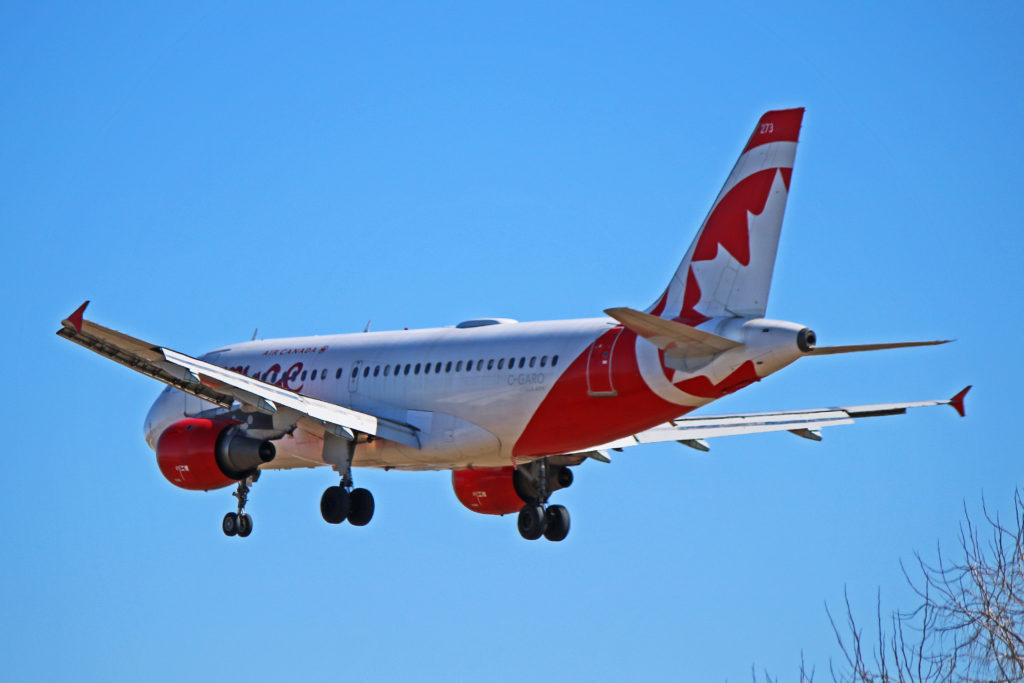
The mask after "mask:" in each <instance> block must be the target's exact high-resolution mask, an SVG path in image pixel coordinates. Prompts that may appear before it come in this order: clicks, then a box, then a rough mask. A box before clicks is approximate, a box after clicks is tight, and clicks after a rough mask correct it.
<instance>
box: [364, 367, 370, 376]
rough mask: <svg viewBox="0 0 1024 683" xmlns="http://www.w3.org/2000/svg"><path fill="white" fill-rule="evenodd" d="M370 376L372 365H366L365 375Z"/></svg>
mask: <svg viewBox="0 0 1024 683" xmlns="http://www.w3.org/2000/svg"><path fill="white" fill-rule="evenodd" d="M369 376H370V366H369V365H367V366H366V367H364V368H363V377H369Z"/></svg>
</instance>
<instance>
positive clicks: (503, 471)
mask: <svg viewBox="0 0 1024 683" xmlns="http://www.w3.org/2000/svg"><path fill="white" fill-rule="evenodd" d="M514 476H515V469H514V468H512V467H480V468H476V469H472V470H452V488H453V489H455V497H456V498H458V499H459V502H460V503H462V504H463V505H465V506H466V507H468V508H469V509H470V510H472V511H473V512H479V513H480V514H483V515H507V514H509V513H511V512H519V510H520V509H521V508H522V507H523V505H525V504H526V503H525V501H524V500H523V499H522V498H520V497H519V494H518V493H516V487H515V483H514Z"/></svg>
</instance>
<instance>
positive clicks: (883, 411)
mask: <svg viewBox="0 0 1024 683" xmlns="http://www.w3.org/2000/svg"><path fill="white" fill-rule="evenodd" d="M970 388H971V387H966V388H964V389H963V390H962V391H960V392H959V393H958V394H957V395H956V396H954V397H953V398H949V399H944V400H941V399H940V400H934V401H911V402H907V403H877V404H871V405H859V406H841V407H836V408H815V409H810V410H787V411H779V412H768V413H744V414H737V415H710V416H706V417H685V418H680V419H678V420H672V421H671V422H668V423H666V424H663V425H659V426H657V427H654V428H652V429H648V430H646V431H643V432H640V433H638V434H633V435H631V436H627V437H624V438H621V439H617V440H615V441H612V442H610V443H606V444H601V445H600V446H596V447H594V448H592V449H587V451H580V453H586V454H587V455H589V456H590V457H593V458H595V459H597V460H602V461H604V462H607V461H608V459H609V456H608V451H609V450H621V449H623V448H627V447H629V446H636V445H639V444H643V443H660V442H666V441H677V442H679V443H681V444H683V445H685V446H690V447H691V448H696V449H697V450H702V451H706V450H709V447H708V445H707V443H706V442H705V439H710V438H714V437H719V436H734V435H737V434H759V433H763V432H781V431H788V432H792V433H793V434H795V435H797V436H800V437H803V438H805V439H811V440H814V441H820V440H821V430H822V429H824V428H825V427H835V426H838V425H848V424H853V423H854V422H855V421H857V420H859V419H863V418H867V417H884V416H888V415H903V414H904V413H906V412H907V410H908V409H910V408H923V407H926V406H944V405H948V406H952V407H953V409H954V410H956V411H957V413H959V414H960V416H961V417H963V416H964V414H965V410H964V397H965V396H966V395H967V392H968V391H969V390H970Z"/></svg>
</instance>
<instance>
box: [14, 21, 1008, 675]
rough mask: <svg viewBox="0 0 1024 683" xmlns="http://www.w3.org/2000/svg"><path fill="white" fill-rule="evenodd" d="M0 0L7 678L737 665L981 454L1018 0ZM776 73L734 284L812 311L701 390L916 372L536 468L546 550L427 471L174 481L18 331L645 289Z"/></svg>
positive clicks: (145, 400) (822, 668) (871, 568)
mask: <svg viewBox="0 0 1024 683" xmlns="http://www.w3.org/2000/svg"><path fill="white" fill-rule="evenodd" d="M148 4H149V3H116V2H110V3H102V4H98V3H67V4H62V3H40V2H5V3H3V5H2V7H0V130H2V131H3V133H2V134H0V226H2V235H3V247H4V255H5V257H6V258H5V267H4V268H3V270H2V274H0V284H2V288H3V292H4V298H3V301H4V306H3V308H4V313H3V315H2V316H0V326H2V334H0V351H2V353H0V358H2V359H4V362H5V363H6V365H7V367H6V372H5V374H6V376H7V378H8V379H7V387H8V392H7V399H6V401H5V405H6V414H7V416H8V420H7V428H6V430H5V431H6V434H5V439H4V441H5V446H6V447H5V448H4V453H3V456H2V458H3V462H4V468H3V477H2V478H0V515H2V519H3V523H2V525H0V545H2V548H3V552H2V557H3V562H2V563H0V586H2V588H0V599H2V605H3V609H2V610H0V615H2V616H0V660H2V661H3V667H2V668H3V671H4V677H5V678H10V679H12V680H30V679H36V680H42V679H50V680H87V679H103V680H139V679H140V678H145V679H147V680H169V681H170V680H183V679H192V680H195V679H215V678H220V679H226V678H228V677H230V678H244V679H246V680H274V679H277V680H281V679H291V680H299V679H305V680H324V681H326V680H338V679H352V680H366V679H398V678H406V679H419V680H451V679H455V680H467V679H473V680H508V681H521V680H523V679H524V678H530V677H542V678H549V677H550V678H558V679H570V680H571V679H587V680H616V679H619V680H621V679H624V678H627V677H635V678H640V679H648V680H687V681H721V680H730V681H741V680H749V679H750V667H751V665H756V666H757V667H758V668H759V669H760V668H763V667H767V668H769V669H770V670H771V671H772V672H774V673H775V674H776V675H780V676H782V677H783V678H795V676H796V671H797V667H798V665H799V659H800V653H801V651H803V653H804V655H805V657H806V659H807V661H808V662H809V663H810V664H812V665H817V667H818V670H819V673H826V669H827V661H828V657H829V656H832V655H835V654H836V653H837V651H836V648H835V646H834V644H833V640H832V636H831V632H830V628H829V625H828V621H827V618H826V615H825V611H824V604H825V603H826V602H828V603H829V604H831V605H834V606H835V605H838V603H839V602H840V601H841V599H842V594H843V589H844V586H846V587H848V589H849V591H850V595H851V599H852V600H853V602H854V605H855V607H857V608H858V609H859V610H860V614H861V615H862V616H863V618H864V620H865V621H866V622H867V621H870V620H871V619H872V618H873V601H874V598H875V594H876V591H878V590H881V594H882V600H883V603H884V605H885V606H886V607H887V608H888V607H896V606H907V605H909V604H910V602H909V601H910V596H909V594H908V591H907V590H906V588H905V586H904V582H903V580H902V578H901V574H900V568H899V561H900V559H901V558H903V559H910V558H912V555H913V552H914V551H915V550H919V551H922V552H923V553H925V555H928V554H929V553H931V552H933V550H934V547H935V544H936V542H942V543H947V544H948V543H950V542H951V541H952V540H953V538H954V536H955V532H956V525H957V522H958V520H959V518H960V515H961V514H962V509H961V506H962V504H963V502H964V501H966V504H967V506H968V508H970V509H975V508H976V507H977V506H978V503H979V501H980V498H981V496H982V494H984V495H985V496H986V498H987V499H988V501H989V503H990V504H991V505H992V506H993V507H994V508H996V509H999V510H1003V511H1009V510H1010V509H1012V508H1011V497H1012V494H1013V490H1014V487H1015V486H1016V485H1017V484H1018V483H1019V482H1020V480H1021V475H1022V464H1021V453H1022V449H1021V447H1020V445H1019V438H1018V437H1017V436H1015V435H1016V434H1017V430H1016V426H1017V424H1018V423H1019V421H1020V408H1019V400H1018V396H1017V395H1016V389H1015V387H1017V386H1018V385H1019V383H1020V381H1021V379H1022V377H1021V374H1022V373H1021V369H1020V363H1019V360H1017V358H1016V355H1017V346H1018V344H1019V341H1020V339H1021V335H1022V332H1024V330H1022V325H1021V305H1020V297H1021V293H1022V290H1024V275H1022V270H1024V269H1022V268H1021V266H1020V259H1021V256H1022V253H1024V240H1022V239H1021V236H1020V213H1021V211H1020V199H1019V198H1020V191H1021V190H1020V188H1021V181H1022V172H1021V163H1020V160H1021V156H1022V152H1024V145H1022V141H1024V88H1022V83H1024V42H1022V41H1021V40H1020V31H1021V29H1022V28H1024V11H1022V9H1021V6H1020V4H1019V3H1009V2H1006V3H986V4H983V5H978V6H977V7H976V8H972V9H971V10H969V11H968V10H965V9H958V8H957V7H956V6H955V5H953V4H949V3H932V2H915V3H897V4H898V5H899V7H894V6H892V3H873V2H872V3H856V4H855V5H848V6H841V7H832V6H831V5H832V3H824V5H826V6H823V3H792V4H790V3H781V4H780V3H751V4H739V5H732V6H731V7H727V8H721V9H720V8H716V7H712V5H713V3H703V4H701V5H700V7H699V8H696V9H695V8H691V7H686V6H685V3H663V4H659V3H643V2H631V3H621V4H605V3H562V4H559V5H558V6H557V7H552V6H551V5H552V3H532V2H527V3H507V4H505V5H503V6H502V5H498V4H497V3H447V2H444V3H408V4H403V3H388V4H387V5H383V4H380V3H362V4H358V5H355V4H351V5H350V4H345V3H336V2H325V3H303V4H302V6H301V7H296V6H295V5H296V4H297V3H286V4H271V3H249V2H245V3H243V2H233V3H170V4H168V5H167V6H162V7H157V8H152V7H149V6H148ZM791 106H804V107H806V108H807V112H806V115H805V118H804V127H803V132H802V135H801V141H800V148H799V151H798V153H797V160H796V167H795V171H794V176H793V184H792V194H791V196H790V199H789V205H788V209H787V215H786V222H785V226H784V229H783V233H782V240H781V245H780V249H779V259H778V263H777V268H776V272H775V281H774V288H773V292H772V298H771V301H770V304H769V315H770V316H772V317H776V318H782V319H787V320H794V321H799V322H801V323H804V324H807V325H809V326H811V327H812V328H813V329H815V330H816V332H817V334H818V338H819V341H820V343H822V344H843V343H864V342H873V341H897V340H905V339H922V338H923V339H928V338H945V337H951V338H956V339H957V340H958V341H957V342H956V343H955V344H949V345H947V346H944V347H939V348H932V349H919V350H907V351H893V352H889V353H878V354H863V355H856V356H842V357H832V358H813V359H804V360H802V361H801V362H799V363H798V364H797V365H795V366H792V367H790V368H788V369H786V370H784V371H783V372H781V373H779V374H778V375H775V376H773V377H772V378H770V379H769V380H767V381H765V382H763V383H761V384H759V385H756V386H754V387H750V388H748V389H746V390H744V391H742V392H740V393H739V394H737V395H735V396H733V397H730V398H728V399H726V400H723V401H721V402H719V403H717V404H714V405H713V406H711V407H710V408H711V409H710V410H709V411H708V412H711V413H719V412H735V411H754V410H770V409H784V408H808V407H818V406H826V405H836V404H851V403H870V402H880V401H896V400H916V399H931V398H946V397H949V396H951V395H953V394H954V393H955V392H956V391H958V390H959V389H960V388H962V387H963V386H964V385H966V384H969V383H973V384H974V385H975V389H974V391H973V392H972V393H971V395H970V396H969V397H968V417H967V418H966V419H963V420H962V419H960V418H958V417H957V416H956V415H955V414H954V413H953V411H952V410H949V409H946V408H933V409H927V410H922V411H918V412H916V413H914V414H911V415H909V416H906V417H896V418H887V419H879V420H873V421H868V422H867V423H864V424H859V425H856V426H853V427H841V428H836V429H833V430H830V431H828V432H826V434H825V440H824V442H822V443H812V442H809V441H806V440H803V439H799V438H796V437H794V436H792V435H790V434H785V433H783V434H769V435H761V436H748V437H738V438H734V439H718V440H715V441H713V442H712V447H713V448H712V452H711V453H710V454H706V455H705V454H700V453H697V452H695V451H692V450H689V449H686V448H684V447H682V446H679V445H676V444H668V445H657V446H649V447H642V448H634V449H631V450H629V451H627V452H624V453H622V454H618V455H616V457H615V458H614V462H613V463H612V464H610V465H603V464H600V463H596V462H589V463H587V464H585V465H583V466H582V467H580V468H578V470H577V473H576V483H575V484H574V486H573V487H572V488H571V489H569V490H567V491H563V492H560V493H559V494H557V496H556V498H555V502H560V503H562V504H565V505H566V506H567V507H569V509H570V511H571V513H572V524H573V527H572V533H571V534H570V536H569V538H568V539H567V540H566V542H564V543H561V544H552V543H544V542H539V543H528V542H525V541H523V540H522V539H520V538H519V536H518V534H517V533H516V530H515V520H514V519H513V518H510V517H506V518H496V517H487V516H481V515H476V514H474V513H471V512H470V511H468V510H466V509H463V508H462V507H461V506H460V505H459V503H458V502H457V501H456V499H455V497H454V495H453V493H452V490H451V486H450V477H449V475H447V474H445V473H426V474H409V473H396V472H391V473H382V472H372V471H369V472H359V473H358V477H359V479H358V481H359V483H360V484H362V485H364V486H366V487H368V488H370V489H372V490H373V492H374V495H375V497H376V500H377V515H376V517H375V518H374V520H373V522H372V524H371V525H370V526H368V527H366V528H362V529H356V528H352V527H349V526H347V525H346V526H343V527H329V526H328V525H326V524H325V523H324V522H323V521H322V520H321V519H320V515H319V510H318V501H319V497H320V493H321V491H322V490H323V488H324V487H325V486H328V485H330V484H332V483H334V482H335V475H334V474H333V473H332V472H330V471H329V470H326V469H321V470H315V471H302V472H278V473H271V474H270V475H269V476H265V477H264V478H263V479H261V481H260V482H259V483H258V484H257V485H256V487H255V488H254V490H253V494H252V498H251V501H250V505H249V510H250V512H251V513H252V514H253V516H254V519H255V526H256V528H255V531H254V533H253V535H252V537H250V538H249V539H247V540H246V541H239V540H238V539H227V538H225V537H224V536H223V535H222V534H221V532H220V529H219V525H220V519H221V517H222V515H223V514H224V513H225V512H227V511H228V510H229V509H231V508H232V503H233V502H234V499H233V498H232V497H231V495H230V491H231V490H230V489H225V490H221V491H217V492H211V493H193V492H186V491H181V490H178V489H176V488H174V487H173V486H171V485H170V484H169V483H167V482H166V481H164V480H163V479H162V478H161V476H160V474H159V472H158V470H157V468H156V463H155V459H154V457H153V454H152V453H151V452H150V451H149V450H148V448H147V447H146V445H145V443H144V442H143V439H142V434H141V432H142V421H143V418H144V416H145V413H146V410H147V409H148V406H149V404H150V402H151V401H152V400H153V398H155V396H156V394H157V393H158V391H159V389H160V386H158V385H157V384H156V383H155V382H153V381H152V380H149V379H147V378H145V377H142V376H140V375H136V374H134V373H132V372H129V371H127V370H126V369H124V368H121V367H118V366H116V365H115V364H113V363H111V362H109V361H106V360H104V359H102V358H100V357H98V356H95V355H93V354H90V353H88V352H87V351H85V350H83V349H81V348H79V347H76V346H74V345H72V344H69V343H67V342H65V341H63V340H61V339H59V338H58V337H56V336H55V335H54V332H55V330H56V329H57V328H58V325H59V321H60V320H61V318H63V317H64V316H66V315H67V314H68V313H70V312H71V311H72V310H73V309H74V308H75V307H76V306H78V304H80V303H81V302H82V301H83V300H84V299H91V300H92V301H93V303H92V306H91V307H90V316H91V317H92V318H93V319H95V320H96V321H97V322H101V323H103V324H105V325H108V326H111V327H115V328H118V329H122V330H124V331H126V332H128V333H131V334H135V335H137V336H140V337H142V338H145V339H147V340H151V341H153V342H156V343H160V344H164V345H167V346H170V347H172V348H175V349H178V350H181V351H184V352H189V353H196V354H198V353H201V352H203V351H206V350H210V349H212V348H215V347H217V346H220V345H223V344H227V343H230V342H234V341H239V340H244V339H248V338H249V337H250V336H251V334H252V332H253V329H254V328H256V327H258V328H259V330H260V334H261V335H263V336H266V337H272V336H290V335H301V334H309V333H333V332H358V331H361V330H362V329H363V327H364V326H365V324H366V321H367V320H372V321H373V328H374V329H377V330H383V329H400V328H402V327H420V326H438V325H447V324H453V323H455V322H457V321H459V320H463V319H465V318H468V317H476V316H485V315H490V316H503V317H512V318H517V319H520V320H544V319H555V318H570V317H591V316H595V315H600V313H601V311H602V310H603V309H604V308H607V307H609V306H623V305H625V306H634V307H643V306H646V305H647V304H649V303H650V302H651V301H652V300H653V299H654V298H655V297H656V296H657V295H658V294H659V293H660V292H661V290H662V288H663V287H664V285H665V284H666V282H667V280H668V278H669V276H670V275H671V273H672V272H673V270H674V269H675V267H676V265H677V263H678V262H679V259H680V258H681V257H682V255H683V252H684V251H685V250H686V247H687V245H688V244H689V243H690V240H691V239H692V236H693V233H694V231H695V230H696V227H697V226H698V224H699V223H700V221H701V219H702V218H703V216H704V214H705V212H706V211H707V208H708V206H709V204H710V202H711V201H712V199H713V198H714V196H715V194H716V193H717V191H718V189H719V187H720V186H721V183H722V181H723V180H724V178H725V176H726V174H727V173H728V170H729V168H730V167H731V165H732V163H733V161H734V160H735V158H736V156H737V155H738V153H739V151H740V149H741V148H742V146H743V144H744V142H745V140H746V138H747V136H748V135H749V134H750V131H751V129H752V127H753V125H754V123H755V122H756V121H757V119H758V117H759V116H760V115H761V113H762V112H764V111H765V110H768V109H772V108H781V107H791Z"/></svg>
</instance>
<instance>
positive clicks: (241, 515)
mask: <svg viewBox="0 0 1024 683" xmlns="http://www.w3.org/2000/svg"><path fill="white" fill-rule="evenodd" d="M259 476H260V474H259V472H258V471H257V472H256V474H253V475H251V476H248V477H246V478H245V479H242V480H241V481H239V482H238V488H237V489H236V490H235V492H234V493H232V494H231V495H233V496H234V497H235V498H237V499H238V512H229V513H227V514H226V515H224V519H223V521H222V522H221V524H220V528H221V530H222V531H223V532H224V535H225V536H240V537H242V538H245V537H246V536H248V535H249V534H251V533H252V517H250V516H249V515H248V514H246V512H245V504H246V502H248V500H249V487H250V486H251V485H252V484H255V483H256V480H257V479H259Z"/></svg>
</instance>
